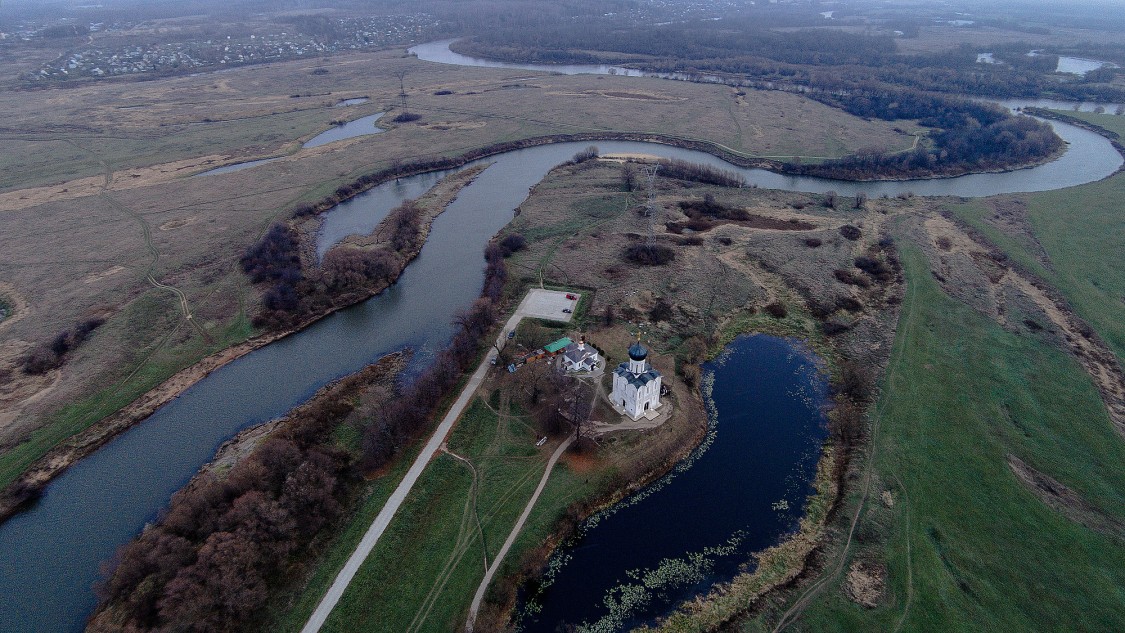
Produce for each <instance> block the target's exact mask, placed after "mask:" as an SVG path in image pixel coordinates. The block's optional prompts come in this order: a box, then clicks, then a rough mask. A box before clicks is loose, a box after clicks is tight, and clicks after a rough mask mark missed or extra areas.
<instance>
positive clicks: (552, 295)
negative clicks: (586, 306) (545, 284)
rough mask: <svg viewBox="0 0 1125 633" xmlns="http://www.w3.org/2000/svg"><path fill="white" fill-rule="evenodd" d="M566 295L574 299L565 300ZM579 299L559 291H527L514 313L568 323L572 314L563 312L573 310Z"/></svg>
mask: <svg viewBox="0 0 1125 633" xmlns="http://www.w3.org/2000/svg"><path fill="white" fill-rule="evenodd" d="M567 295H570V296H572V297H574V299H567V298H566V297H567ZM580 297H581V295H578V294H575V293H568V292H563V291H561V290H543V289H540V288H535V289H532V290H529V291H528V293H527V296H526V297H524V298H523V302H522V303H520V307H519V308H518V309H516V313H517V314H519V315H522V316H525V317H533V318H537V319H551V320H552V321H562V322H564V323H569V322H570V317H571V316H573V314H572V313H570V312H564V310H573V309H574V308H575V307H576V306H577V305H578V299H579V298H580Z"/></svg>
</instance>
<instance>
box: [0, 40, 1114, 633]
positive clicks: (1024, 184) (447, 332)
mask: <svg viewBox="0 0 1125 633" xmlns="http://www.w3.org/2000/svg"><path fill="white" fill-rule="evenodd" d="M422 48H423V47H416V48H415V49H414V50H415V52H418V51H419V49H422ZM439 48H440V47H439ZM423 50H424V49H423ZM445 50H446V51H448V45H446V46H445ZM419 57H422V53H419ZM423 58H424V57H423ZM475 65H496V64H475ZM606 72H607V73H608V72H609V71H608V70H607V71H606ZM1053 125H1054V126H1055V129H1056V131H1057V132H1058V133H1059V134H1060V135H1061V136H1062V137H1063V138H1064V139H1066V140H1067V142H1068V143H1069V144H1070V145H1069V148H1068V151H1067V153H1066V154H1065V155H1064V156H1063V157H1062V158H1060V159H1059V160H1057V161H1054V162H1052V163H1050V164H1047V165H1043V166H1040V167H1035V168H1031V169H1025V170H1020V171H1016V172H1011V173H1003V174H979V175H971V176H963V177H959V178H948V179H937V180H921V181H913V182H888V183H862V184H855V183H845V182H838V181H830V180H823V179H815V178H796V177H789V176H780V175H777V174H773V173H770V172H766V171H762V170H747V169H740V168H737V167H734V166H733V165H729V164H727V163H725V162H724V161H722V160H720V159H717V158H715V157H713V156H710V155H708V154H703V153H700V152H692V151H686V150H680V149H676V148H673V147H669V146H664V145H657V144H651V143H623V142H598V143H597V145H598V146H599V148H600V149H601V151H602V152H603V153H609V152H631V153H644V154H651V155H657V156H664V157H673V158H680V159H684V160H690V161H695V162H702V163H707V164H711V165H714V166H717V167H721V168H724V169H728V170H732V171H738V172H740V173H742V174H744V175H745V176H746V178H747V180H748V181H749V182H751V183H754V184H757V185H759V186H762V187H769V188H777V189H789V190H796V191H807V192H822V191H828V190H835V191H837V192H839V193H841V194H843V195H851V194H853V193H855V192H858V191H864V192H866V193H867V194H868V195H869V196H879V195H883V194H887V195H895V194H897V193H903V192H913V193H915V194H918V195H954V196H965V197H977V196H986V195H992V194H997V193H1008V192H1016V191H1041V190H1047V189H1057V188H1061V187H1067V186H1073V185H1078V184H1082V183H1086V182H1091V181H1094V180H1099V179H1101V178H1104V177H1106V176H1108V175H1109V174H1111V173H1113V172H1114V171H1115V170H1116V169H1117V168H1118V167H1119V166H1120V165H1121V163H1122V158H1121V156H1119V155H1118V154H1117V152H1116V151H1115V150H1114V149H1113V148H1112V146H1111V145H1110V144H1109V143H1108V142H1107V141H1106V140H1105V139H1103V138H1102V137H1100V136H1098V135H1096V134H1093V133H1091V132H1087V131H1085V130H1082V129H1079V128H1076V127H1073V126H1070V125H1066V124H1060V123H1053ZM367 142H378V140H377V137H376V138H375V139H371V140H368V141H367ZM589 144H590V143H588V142H583V143H560V144H555V145H547V146H540V147H534V148H529V149H524V150H517V151H513V152H508V153H505V154H501V155H498V156H493V157H490V158H488V159H484V160H486V161H488V162H492V163H494V164H493V165H492V166H490V167H489V168H488V169H486V170H485V171H483V172H482V173H481V174H480V175H479V176H478V177H477V179H476V180H475V181H474V182H473V183H472V184H471V185H469V186H467V187H465V188H464V189H463V190H462V191H461V193H460V194H459V195H458V197H457V199H456V201H455V202H454V203H453V204H452V205H450V207H449V209H448V210H447V211H446V212H445V213H443V214H442V215H441V216H439V217H438V218H437V220H436V221H435V223H434V226H433V230H432V232H431V234H430V237H429V240H428V241H427V243H426V245H425V246H424V248H423V249H422V252H421V254H420V255H419V257H418V258H417V259H416V260H415V261H414V262H413V263H412V264H411V265H410V266H409V267H408V268H407V270H406V271H405V273H404V274H403V275H402V277H401V278H400V279H399V281H398V283H397V284H395V285H394V286H393V287H391V288H390V289H388V290H387V291H386V292H384V293H382V294H380V295H379V296H377V297H374V298H372V299H370V300H368V301H365V302H363V303H361V304H359V305H356V306H353V307H352V308H349V309H347V310H343V311H340V312H337V313H335V314H333V315H331V316H329V317H327V318H325V319H323V320H321V321H319V322H317V323H315V324H314V325H312V326H310V327H309V328H307V329H305V330H303V331H302V332H300V333H298V334H296V335H293V336H290V337H288V338H285V339H282V340H280V341H278V342H276V343H273V344H271V345H269V346H267V347H264V348H261V349H259V350H257V351H255V352H253V353H251V354H248V355H246V356H244V357H242V358H241V359H239V360H237V361H235V362H233V363H230V364H229V365H227V366H225V367H223V368H221V369H219V370H216V371H215V372H213V373H212V374H211V375H209V376H208V377H206V378H205V379H203V380H201V381H200V382H199V383H197V384H196V385H194V386H193V387H192V388H190V389H188V390H187V391H185V392H184V393H183V394H182V395H181V396H180V397H179V398H177V399H175V400H173V401H172V402H170V403H168V404H167V405H165V406H164V407H162V408H160V409H159V410H158V411H157V412H156V413H154V414H153V415H152V416H151V417H150V418H149V419H148V420H147V421H145V422H144V423H143V424H140V425H138V426H136V427H134V428H133V429H131V430H129V431H128V432H126V433H124V434H122V435H121V436H119V437H117V438H115V439H114V440H113V441H112V442H110V443H109V444H107V445H106V446H105V447H103V448H102V449H101V450H99V451H97V452H96V453H94V454H93V455H91V456H90V457H88V458H86V459H84V460H82V461H80V462H79V463H77V464H75V465H74V466H73V467H71V468H70V469H69V470H67V471H66V472H65V473H63V474H62V475H61V476H59V477H58V478H57V479H56V480H55V481H53V482H52V483H51V484H50V485H49V486H48V487H47V488H46V490H45V491H44V494H43V496H42V498H41V499H40V500H39V501H38V502H37V503H36V504H35V505H34V506H33V507H32V508H30V509H29V510H28V511H26V512H24V513H22V514H19V515H17V516H15V517H13V518H12V519H10V520H9V521H7V522H6V523H4V524H3V525H0V595H3V596H4V599H3V600H2V601H0V631H5V632H10V633H15V632H24V631H26V632H33V631H34V632H38V631H77V630H81V628H82V626H83V623H84V620H85V618H86V616H87V614H88V613H89V612H90V610H91V609H92V608H93V606H94V604H95V597H94V594H93V591H92V590H91V586H92V585H93V584H94V583H95V582H96V581H97V580H98V578H99V571H98V570H99V566H100V564H102V563H103V562H104V561H106V560H108V559H110V558H111V557H112V555H113V553H114V551H115V550H116V548H117V547H118V546H120V545H121V544H123V543H125V542H126V541H128V540H129V539H130V538H131V537H132V536H134V535H135V534H137V533H138V532H139V531H140V530H141V529H142V527H143V526H144V525H145V523H146V522H149V521H152V520H153V519H154V518H155V517H156V516H157V513H158V511H159V509H160V508H162V507H164V506H165V504H166V503H167V501H168V498H169V497H170V496H171V494H172V493H173V492H175V491H176V490H177V489H179V488H180V487H181V486H183V485H184V484H185V483H186V482H187V481H188V480H189V479H190V478H191V476H192V475H193V474H194V473H195V472H196V471H197V469H198V468H199V467H200V466H201V465H202V464H203V463H205V462H206V461H208V460H209V459H210V458H211V456H212V455H213V454H214V451H215V449H216V448H217V447H218V446H219V445H220V444H221V443H222V442H223V441H225V440H226V439H229V438H230V437H231V436H233V435H234V434H235V433H237V432H238V431H240V430H242V429H244V428H247V427H249V426H252V425H255V424H258V423H260V422H263V421H265V420H268V419H271V418H274V417H277V416H279V415H282V414H284V413H285V412H286V411H288V410H289V409H291V408H293V407H294V406H296V405H297V404H299V403H301V402H303V401H304V400H306V399H308V397H309V396H311V395H312V394H313V393H314V392H315V391H316V390H317V389H318V388H319V387H321V386H322V385H324V384H325V383H327V382H328V381H330V380H332V379H334V378H337V377H340V376H343V375H346V374H349V373H352V372H354V371H357V370H358V369H360V368H361V367H363V366H364V365H366V364H368V363H370V362H372V361H374V360H376V359H377V358H379V357H380V356H382V355H384V354H386V353H388V352H391V351H395V350H399V349H402V348H403V347H406V346H410V347H413V348H414V349H415V350H417V351H418V352H419V353H418V354H416V356H415V358H414V360H413V369H414V370H417V369H418V368H420V367H422V366H424V365H425V364H426V363H428V362H429V359H430V358H432V352H433V351H434V350H436V349H440V348H441V347H443V346H444V345H445V344H446V342H447V341H448V340H449V337H450V336H451V334H452V326H451V321H452V319H453V316H454V315H455V314H456V313H457V312H458V311H459V310H461V309H463V308H465V307H467V306H468V305H469V304H470V303H471V302H472V301H473V299H474V298H475V297H476V296H477V294H478V292H479V290H480V287H481V283H482V280H483V260H482V256H481V253H482V251H483V248H484V245H485V244H486V243H487V241H488V239H489V238H490V237H491V236H492V235H493V234H495V233H496V232H497V231H498V230H499V229H500V228H501V227H503V226H504V225H505V224H506V223H507V222H508V221H509V220H510V219H511V217H512V210H513V209H514V208H515V207H517V206H518V205H519V204H520V203H521V202H522V201H523V199H524V198H525V197H526V196H527V193H528V189H529V187H531V186H533V185H534V184H535V183H537V182H538V181H539V180H541V179H542V178H543V177H544V176H545V175H546V173H547V172H548V171H549V170H550V169H551V168H552V167H553V166H555V165H557V164H559V163H562V162H564V161H566V160H568V159H569V158H570V157H571V156H573V155H574V154H575V153H576V152H577V151H578V150H580V149H582V148H584V147H585V146H587V145H589ZM441 175H442V174H441V173H437V174H422V175H420V176H415V177H413V178H403V179H400V180H399V181H394V182H390V183H386V184H384V185H382V186H380V187H377V188H375V189H372V190H370V191H368V192H367V193H364V194H362V195H361V196H359V197H357V198H355V199H354V200H352V201H350V202H349V203H347V204H345V205H341V206H340V207H338V208H337V209H335V210H333V211H332V212H330V213H329V214H328V216H327V218H326V221H325V223H324V226H323V229H322V233H321V235H320V243H319V244H318V249H319V250H321V252H323V250H324V249H325V248H327V247H328V245H330V244H332V243H335V242H336V241H339V240H340V239H342V238H343V237H344V236H346V235H347V234H349V233H353V232H365V231H368V230H370V228H371V227H373V226H374V224H376V223H377V222H378V220H379V219H380V218H381V217H382V216H383V215H385V214H386V213H387V211H388V210H389V209H390V208H392V207H393V206H395V205H397V204H398V203H399V202H401V201H402V200H403V199H405V198H407V197H413V196H416V195H418V193H420V192H421V191H424V190H425V189H426V188H428V187H429V186H430V185H432V183H433V182H436V180H437V179H438V178H439V177H441ZM213 177H216V178H220V177H222V175H215V176H213ZM730 435H734V434H730ZM724 437H726V436H725V435H724V434H720V435H719V438H720V440H719V441H720V442H725V441H726V440H725V439H722V438H724ZM712 450H716V448H715V447H712ZM783 476H784V474H783ZM723 485H730V483H729V482H725V481H724V483H723ZM707 545H708V546H709V545H710V544H707Z"/></svg>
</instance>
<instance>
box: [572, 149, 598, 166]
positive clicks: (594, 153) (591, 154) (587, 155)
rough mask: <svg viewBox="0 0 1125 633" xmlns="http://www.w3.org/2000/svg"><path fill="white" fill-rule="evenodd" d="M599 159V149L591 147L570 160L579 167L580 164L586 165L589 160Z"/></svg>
mask: <svg viewBox="0 0 1125 633" xmlns="http://www.w3.org/2000/svg"><path fill="white" fill-rule="evenodd" d="M597 157H598V148H597V146H595V145H591V146H589V147H587V148H586V149H584V150H582V151H580V152H578V153H577V154H575V155H574V158H571V159H570V162H572V163H574V164H575V165H578V164H581V163H584V162H586V161H588V160H593V159H595V158H597Z"/></svg>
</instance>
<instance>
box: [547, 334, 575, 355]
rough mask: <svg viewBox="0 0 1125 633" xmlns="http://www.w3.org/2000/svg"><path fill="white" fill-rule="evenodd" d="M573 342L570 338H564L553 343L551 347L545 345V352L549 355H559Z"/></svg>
mask: <svg viewBox="0 0 1125 633" xmlns="http://www.w3.org/2000/svg"><path fill="white" fill-rule="evenodd" d="M572 342H573V341H571V340H570V337H569V336H564V337H562V338H560V339H559V340H557V341H555V342H554V343H551V344H550V345H544V346H543V351H545V352H547V353H548V354H558V353H559V352H561V351H562V350H563V348H564V347H566V346H567V345H570V344H571V343H572Z"/></svg>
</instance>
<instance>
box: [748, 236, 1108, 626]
mask: <svg viewBox="0 0 1125 633" xmlns="http://www.w3.org/2000/svg"><path fill="white" fill-rule="evenodd" d="M904 255H905V257H904V263H905V265H906V270H907V273H908V283H909V290H908V293H907V297H906V299H905V301H904V303H903V312H902V318H901V321H900V324H899V330H898V336H897V339H896V341H895V347H894V351H893V355H892V362H891V365H890V368H889V370H888V374H887V377H886V384H885V390H884V395H883V398H882V400H881V401H880V402H879V405H878V413H877V416H878V421H879V437H878V440H877V442H876V446H875V451H876V455H875V459H874V466H875V472H876V479H875V482H876V483H875V484H873V488H872V493H871V497H870V499H869V500H868V502H867V506H866V508H865V514H864V516H863V518H862V519H861V521H860V525H859V527H858V530H857V533H856V541H855V544H853V547H852V551H851V555H852V556H853V557H856V556H857V557H859V558H861V559H864V560H870V561H882V562H884V563H885V565H886V568H887V570H888V589H887V597H886V598H885V599H884V601H883V602H882V604H881V606H879V607H877V608H875V609H870V610H869V609H866V608H864V607H861V606H859V605H857V604H855V603H853V602H851V601H849V600H848V599H847V598H846V597H845V595H844V593H843V591H842V589H841V583H840V582H839V579H835V582H834V584H832V585H830V586H829V587H828V588H827V590H826V591H824V592H822V593H821V594H820V595H819V596H818V598H817V600H816V601H814V603H813V604H812V606H811V607H810V608H809V609H808V610H807V611H805V613H804V614H803V615H802V616H801V617H800V619H799V620H798V621H797V624H796V626H795V627H793V628H794V629H796V630H809V631H824V630H839V631H867V630H887V631H889V630H900V627H901V630H908V631H919V630H932V631H970V630H971V631H1030V630H1038V631H1050V630H1085V631H1111V630H1122V628H1123V627H1125V611H1123V610H1122V609H1121V605H1122V604H1125V547H1123V543H1122V540H1121V538H1122V536H1121V535H1120V534H1118V535H1117V537H1116V538H1115V537H1113V536H1109V535H1106V534H1102V533H1098V532H1095V531H1093V530H1091V529H1088V528H1086V527H1083V526H1082V525H1079V524H1077V523H1074V522H1071V521H1070V520H1068V519H1067V518H1064V517H1063V516H1062V515H1061V514H1060V513H1058V512H1056V511H1054V510H1052V509H1050V508H1049V507H1048V506H1046V505H1045V504H1044V503H1043V502H1042V501H1040V499H1038V498H1037V497H1036V496H1035V495H1034V494H1032V493H1031V492H1030V491H1029V489H1028V488H1027V487H1025V486H1024V485H1023V484H1022V483H1021V482H1020V481H1019V480H1018V479H1017V478H1016V477H1015V475H1013V473H1012V471H1011V470H1010V469H1009V467H1008V465H1007V458H1008V456H1009V455H1014V456H1016V457H1018V458H1020V459H1022V460H1023V461H1024V462H1026V463H1027V464H1028V465H1030V466H1031V467H1033V468H1035V469H1037V470H1039V471H1041V472H1043V473H1045V474H1047V475H1049V476H1051V477H1053V478H1054V479H1056V480H1059V481H1061V482H1062V483H1063V484H1065V485H1067V486H1069V487H1071V488H1072V489H1074V490H1075V491H1076V492H1077V493H1078V494H1079V495H1081V496H1082V497H1084V498H1085V500H1086V501H1088V502H1090V503H1091V504H1092V505H1093V506H1094V507H1096V508H1098V509H1099V510H1100V511H1101V512H1103V513H1104V514H1105V515H1108V516H1110V517H1114V518H1116V519H1117V520H1119V521H1121V520H1125V472H1123V471H1122V470H1121V468H1120V464H1122V463H1125V443H1123V442H1122V441H1121V438H1120V437H1118V436H1117V435H1116V434H1115V433H1114V432H1113V431H1112V430H1111V428H1110V423H1109V420H1108V418H1107V416H1106V414H1105V411H1104V408H1103V405H1102V403H1101V401H1100V400H1099V397H1098V394H1097V392H1096V391H1095V389H1094V387H1093V386H1092V385H1091V383H1090V381H1089V379H1088V378H1087V377H1086V375H1085V374H1084V372H1083V371H1082V369H1081V368H1080V367H1079V366H1078V365H1077V364H1076V363H1075V361H1074V360H1073V359H1072V358H1070V357H1069V356H1068V355H1067V354H1065V353H1064V352H1062V351H1060V350H1058V349H1056V348H1054V347H1051V346H1049V345H1048V344H1045V343H1044V342H1043V341H1042V340H1039V339H1037V338H1033V337H1029V336H1017V335H1014V334H1012V333H1010V332H1007V331H1005V330H1003V329H1002V328H1000V326H998V325H997V324H995V323H993V322H992V321H990V320H989V319H987V318H986V317H984V316H982V315H980V314H979V313H977V312H974V311H972V310H970V309H969V308H968V307H966V306H964V305H962V304H960V303H958V302H956V301H954V300H952V299H951V298H950V297H948V296H946V295H945V294H944V293H943V292H942V291H941V289H940V288H939V287H938V286H937V284H936V283H935V282H934V281H933V280H932V279H931V278H930V275H929V269H928V266H927V264H926V262H925V259H924V256H923V255H922V254H921V253H920V252H919V251H917V250H916V249H914V248H910V249H908V250H906V251H905V253H904ZM883 490H889V491H891V493H892V495H893V497H892V498H893V500H894V504H893V508H887V507H886V506H885V505H884V504H883V503H882V502H881V501H880V493H881V492H882V491H883ZM847 514H848V516H849V518H850V516H851V512H847ZM771 619H772V618H771ZM763 626H764V625H763V623H762V621H760V620H757V621H753V622H747V623H744V628H745V629H746V630H758V629H760V628H763Z"/></svg>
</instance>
